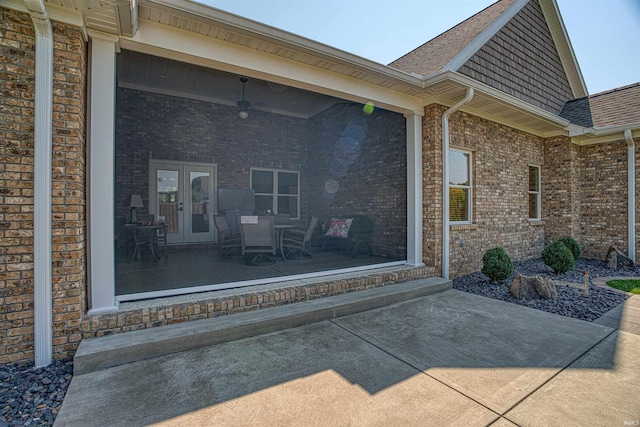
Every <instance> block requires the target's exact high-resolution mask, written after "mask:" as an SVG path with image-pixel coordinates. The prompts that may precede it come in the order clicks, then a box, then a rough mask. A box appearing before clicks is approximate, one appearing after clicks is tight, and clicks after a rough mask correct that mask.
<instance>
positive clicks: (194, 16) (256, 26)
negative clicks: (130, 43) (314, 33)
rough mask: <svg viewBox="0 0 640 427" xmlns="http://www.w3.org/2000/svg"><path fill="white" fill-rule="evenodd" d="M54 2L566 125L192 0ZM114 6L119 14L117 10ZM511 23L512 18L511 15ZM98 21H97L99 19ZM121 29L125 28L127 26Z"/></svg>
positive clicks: (510, 120) (461, 82)
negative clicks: (130, 15) (125, 13)
mask: <svg viewBox="0 0 640 427" xmlns="http://www.w3.org/2000/svg"><path fill="white" fill-rule="evenodd" d="M527 1H528V0H516V1H515V3H514V4H512V6H511V7H510V8H509V9H508V11H509V13H508V14H507V15H505V18H504V19H506V18H507V17H508V16H509V15H510V14H515V13H517V11H518V10H520V9H521V8H522V7H523V5H525V4H526V3H527ZM543 1H544V0H543ZM547 1H552V0H547ZM71 2H73V3H71ZM52 3H54V4H56V5H57V6H60V7H73V8H74V9H75V10H92V11H93V12H96V13H97V12H98V11H103V12H105V11H108V13H106V12H105V16H110V17H111V18H112V19H111V20H109V19H105V22H110V23H111V24H110V25H114V24H113V23H114V22H118V23H120V22H121V21H122V20H121V19H120V17H119V13H120V12H119V11H118V8H122V7H124V6H126V5H128V6H127V7H129V9H130V10H131V11H132V12H133V11H134V10H135V11H136V15H138V19H140V20H145V21H150V22H156V23H158V24H162V25H166V26H170V27H173V28H177V29H180V30H182V31H187V32H191V33H194V34H197V35H198V36H205V37H212V38H215V39H218V40H222V41H224V42H226V43H230V44H233V45H239V46H241V47H243V48H245V49H253V50H257V51H259V52H263V53H266V54H270V55H275V56H278V57H282V58H285V59H286V60H288V61H294V62H300V63H303V64H305V65H308V66H311V67H314V68H318V69H325V70H329V71H332V72H335V73H338V74H342V75H344V76H347V77H350V78H352V79H357V80H360V81H364V82H367V83H370V84H373V85H378V86H381V87H384V88H386V89H390V90H392V91H397V92H399V93H403V94H406V95H410V96H414V97H416V98H421V99H423V100H424V105H428V104H430V103H432V102H440V103H443V104H445V105H446V104H450V103H455V100H456V99H457V98H458V95H459V93H458V91H460V90H462V91H464V89H465V87H466V86H473V87H475V88H477V89H478V90H479V92H478V94H477V95H476V97H474V100H475V102H472V103H471V105H470V106H468V109H469V112H472V113H473V114H477V115H480V116H483V117H487V118H491V119H492V120H496V121H499V122H502V123H505V124H508V125H509V126H512V127H514V128H519V129H523V130H526V131H527V132H531V133H534V134H536V135H540V136H545V135H547V134H549V133H552V132H558V131H561V130H562V129H563V128H564V127H565V126H566V124H564V119H561V118H559V117H558V116H552V115H550V114H548V113H546V112H543V111H542V110H540V111H538V110H539V109H537V108H535V107H532V106H530V105H528V104H526V103H523V102H522V101H519V100H517V99H516V98H514V97H511V96H509V95H506V94H503V93H499V92H498V91H495V90H493V89H492V88H490V87H488V86H487V87H485V86H486V85H483V84H482V83H479V82H476V81H474V80H472V79H468V78H466V77H464V76H461V75H460V74H458V73H453V72H445V73H438V74H436V75H433V76H431V78H430V79H426V78H423V77H422V76H417V75H410V74H407V73H404V72H402V71H399V70H396V69H393V68H391V67H388V66H385V65H382V64H378V63H375V62H373V61H369V60H366V59H364V58H360V57H357V56H355V55H351V54H348V53H346V52H342V51H339V50H337V49H334V48H330V47H328V46H325V45H322V44H320V43H316V42H313V41H311V40H308V39H305V38H302V37H299V36H295V35H293V34H290V33H287V32H285V31H281V30H278V29H275V28H272V27H269V26H266V25H263V24H260V23H257V22H254V21H250V20H246V19H244V18H242V17H238V16H235V15H231V14H228V13H226V12H222V11H218V10H216V9H213V8H210V7H207V6H204V5H200V4H197V3H193V2H190V1H183V0H142V1H140V3H139V4H138V6H137V8H136V9H133V7H130V6H131V3H130V2H129V1H128V0H122V1H120V2H117V1H108V2H107V1H104V0H48V4H52ZM129 9H127V10H129ZM112 11H113V13H111V12H112ZM83 13H84V12H83ZM505 13H506V12H505ZM85 17H86V15H85ZM131 22H132V24H131V25H134V23H135V22H137V21H136V19H132V21H131ZM505 22H508V19H506V21H505ZM87 24H88V23H87ZM94 25H96V26H97V24H94ZM118 25H119V24H118ZM502 25H504V24H500V23H498V24H496V25H495V28H493V27H492V29H491V30H490V31H489V32H487V33H485V34H483V36H482V38H483V39H484V38H485V37H488V38H490V37H491V36H492V34H493V33H495V32H496V31H499V29H500V28H501V27H502ZM106 27H108V25H106V24H105V25H103V26H102V27H100V28H101V29H104V28H106ZM136 28H137V25H136ZM118 31H120V32H121V30H118ZM103 32H108V33H114V32H115V30H114V29H113V28H111V30H109V31H103ZM121 34H122V33H121ZM125 39H126V37H125ZM436 83H437V84H436ZM461 93H462V92H460V94H461Z"/></svg>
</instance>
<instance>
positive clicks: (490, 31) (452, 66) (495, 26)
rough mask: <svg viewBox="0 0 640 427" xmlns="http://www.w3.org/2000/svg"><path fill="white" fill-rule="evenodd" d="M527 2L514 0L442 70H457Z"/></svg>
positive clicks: (527, 0)
mask: <svg viewBox="0 0 640 427" xmlns="http://www.w3.org/2000/svg"><path fill="white" fill-rule="evenodd" d="M527 3H529V0H516V1H515V2H514V3H513V4H512V5H511V6H509V7H508V8H507V10H505V11H504V12H502V14H500V16H498V17H497V18H496V19H495V20H494V21H493V22H492V23H491V24H489V26H487V27H486V28H485V29H484V30H482V32H480V34H478V35H477V36H476V38H475V39H473V40H472V41H471V43H469V44H467V45H466V46H465V47H464V48H463V49H462V50H461V51H460V52H458V54H457V55H456V56H454V57H453V59H451V60H450V61H449V62H448V63H447V64H446V65H445V66H444V67H442V70H443V71H457V70H458V68H460V67H462V66H463V65H464V64H465V63H466V62H467V61H468V60H469V59H470V58H471V57H472V56H473V55H475V54H476V52H477V51H478V50H479V49H480V48H481V47H482V46H484V45H485V44H487V42H488V41H489V40H491V38H492V37H493V36H495V35H496V33H497V32H498V31H500V30H501V29H502V27H504V26H505V25H506V24H507V23H508V22H509V21H510V20H511V19H512V18H513V17H514V16H516V15H517V14H518V12H520V10H521V9H522V8H523V7H524V6H526V4H527Z"/></svg>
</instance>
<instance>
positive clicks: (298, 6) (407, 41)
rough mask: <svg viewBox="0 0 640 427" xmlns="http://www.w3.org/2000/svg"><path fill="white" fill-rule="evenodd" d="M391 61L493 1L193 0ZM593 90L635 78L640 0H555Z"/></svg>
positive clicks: (638, 77)
mask: <svg viewBox="0 0 640 427" xmlns="http://www.w3.org/2000/svg"><path fill="white" fill-rule="evenodd" d="M198 1H199V2H200V3H205V4H208V5H209V6H213V7H215V8H218V9H222V10H224V11H227V12H230V13H233V14H236V15H240V16H243V17H245V18H249V19H252V20H254V21H258V22H261V23H263V24H267V25H270V26H273V27H276V28H279V29H281V30H285V31H288V32H291V33H294V34H297V35H299V36H303V37H306V38H309V39H312V40H314V41H316V42H320V43H323V44H326V45H329V46H331V47H334V48H337V49H340V50H343V51H346V52H349V53H351V54H354V55H357V56H361V57H363V58H367V59H370V60H373V61H375V62H379V63H381V64H388V63H390V62H392V61H393V60H395V59H397V58H399V57H401V56H402V55H404V54H405V53H408V52H410V51H411V50H413V49H415V48H416V47H418V46H420V45H422V44H423V43H425V42H427V41H429V40H431V39H432V38H434V37H435V36H437V35H439V34H441V33H443V32H444V31H446V30H448V29H449V28H451V27H453V26H455V25H456V24H458V23H460V22H462V21H464V20H465V19H467V18H469V17H470V16H472V15H474V14H476V13H477V12H479V11H481V10H482V9H484V8H486V7H487V6H489V5H491V4H493V3H495V0H198ZM556 2H557V4H558V7H559V8H560V14H561V15H562V19H563V21H564V24H565V27H566V29H567V32H568V34H569V39H570V40H571V44H572V46H573V50H574V52H575V55H576V57H577V60H578V64H579V66H580V69H581V71H582V76H583V78H584V80H585V83H586V85H587V90H588V92H589V93H590V94H595V93H598V92H602V91H606V90H609V89H613V88H617V87H621V86H625V85H628V84H631V83H636V82H640V0H556Z"/></svg>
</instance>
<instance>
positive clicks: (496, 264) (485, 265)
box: [482, 247, 513, 282]
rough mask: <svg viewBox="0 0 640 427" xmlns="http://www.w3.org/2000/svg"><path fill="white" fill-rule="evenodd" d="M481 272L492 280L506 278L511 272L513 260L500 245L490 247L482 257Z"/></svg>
mask: <svg viewBox="0 0 640 427" xmlns="http://www.w3.org/2000/svg"><path fill="white" fill-rule="evenodd" d="M482 274H484V275H485V276H487V277H488V278H489V279H491V281H492V282H497V281H498V280H504V279H507V278H508V277H509V276H511V274H513V262H511V258H509V255H507V253H506V252H505V251H504V249H502V248H501V247H495V248H491V249H489V250H488V251H486V252H485V253H484V255H483V257H482Z"/></svg>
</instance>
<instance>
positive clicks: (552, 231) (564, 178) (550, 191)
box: [542, 136, 582, 244]
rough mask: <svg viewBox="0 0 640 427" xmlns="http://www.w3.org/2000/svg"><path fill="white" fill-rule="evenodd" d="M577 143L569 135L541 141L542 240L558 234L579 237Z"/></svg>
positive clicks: (578, 152) (578, 163)
mask: <svg viewBox="0 0 640 427" xmlns="http://www.w3.org/2000/svg"><path fill="white" fill-rule="evenodd" d="M580 154H581V152H580V147H579V146H577V145H575V144H572V143H571V139H570V138H569V137H564V136H559V137H554V138H549V139H547V140H545V143H544V166H543V168H542V219H543V220H544V222H545V224H546V238H545V243H546V244H549V243H551V242H553V241H554V240H556V239H558V238H560V237H565V236H569V237H573V238H574V239H576V240H577V241H578V242H580V241H581V238H582V235H581V231H580V221H581V203H580V189H581V184H580V170H581V167H580V163H581V162H580Z"/></svg>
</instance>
